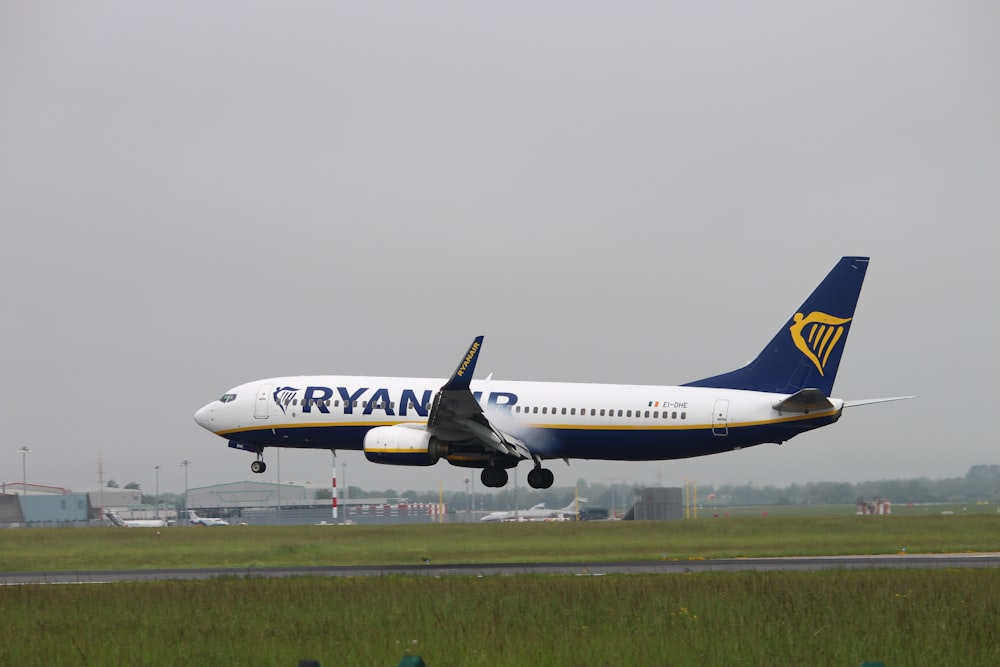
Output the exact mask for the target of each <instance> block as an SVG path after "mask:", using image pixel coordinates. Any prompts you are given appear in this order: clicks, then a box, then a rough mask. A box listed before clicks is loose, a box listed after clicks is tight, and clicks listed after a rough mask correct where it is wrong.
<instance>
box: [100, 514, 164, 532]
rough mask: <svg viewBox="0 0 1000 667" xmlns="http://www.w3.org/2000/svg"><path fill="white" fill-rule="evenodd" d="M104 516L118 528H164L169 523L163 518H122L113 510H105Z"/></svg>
mask: <svg viewBox="0 0 1000 667" xmlns="http://www.w3.org/2000/svg"><path fill="white" fill-rule="evenodd" d="M104 516H106V517H107V518H108V521H110V522H111V523H112V524H114V525H115V526H118V527H119V528H166V527H167V526H168V525H169V523H168V522H167V521H166V520H165V519H123V518H121V517H120V516H118V512H116V511H114V510H105V512H104Z"/></svg>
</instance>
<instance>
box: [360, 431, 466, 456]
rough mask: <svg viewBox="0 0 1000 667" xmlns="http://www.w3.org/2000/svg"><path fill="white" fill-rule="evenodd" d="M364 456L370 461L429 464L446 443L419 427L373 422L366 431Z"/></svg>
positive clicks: (442, 450) (444, 454)
mask: <svg viewBox="0 0 1000 667" xmlns="http://www.w3.org/2000/svg"><path fill="white" fill-rule="evenodd" d="M364 449H365V458H366V459H368V460H369V461H371V462H372V463H387V464H390V465H398V466H432V465H434V464H435V463H437V462H438V459H440V458H441V457H442V456H446V455H447V453H448V447H447V445H445V444H444V443H443V442H441V441H440V440H438V439H437V438H435V437H434V436H433V435H431V434H430V433H428V432H427V431H425V430H424V429H422V428H409V427H407V426H376V427H375V428H373V429H371V430H370V431H368V433H366V434H365V442H364Z"/></svg>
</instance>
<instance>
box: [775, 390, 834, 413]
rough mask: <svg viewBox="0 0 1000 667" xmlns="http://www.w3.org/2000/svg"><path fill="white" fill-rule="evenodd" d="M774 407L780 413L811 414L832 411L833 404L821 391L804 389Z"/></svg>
mask: <svg viewBox="0 0 1000 667" xmlns="http://www.w3.org/2000/svg"><path fill="white" fill-rule="evenodd" d="M772 407H773V408H774V409H775V410H777V411H778V412H801V413H802V414H809V413H810V412H813V411H815V410H832V409H833V403H831V402H830V399H828V398H827V397H826V396H825V395H824V394H823V392H821V391H820V390H819V389H802V390H801V391H797V392H795V393H794V394H792V395H791V396H789V397H788V398H786V399H785V400H783V401H778V402H777V403H775V404H774V405H773V406H772Z"/></svg>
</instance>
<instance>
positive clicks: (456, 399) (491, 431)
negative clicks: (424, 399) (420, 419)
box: [427, 336, 531, 459]
mask: <svg viewBox="0 0 1000 667" xmlns="http://www.w3.org/2000/svg"><path fill="white" fill-rule="evenodd" d="M482 348H483V336H477V337H476V338H475V340H473V341H472V345H470V346H469V350H468V352H466V354H465V356H463V357H462V360H461V361H460V362H459V364H458V367H457V368H456V369H455V372H454V373H452V375H451V378H450V379H449V380H448V381H447V382H445V384H444V386H442V387H441V389H439V390H438V393H437V394H436V395H435V396H434V402H433V404H432V405H431V410H430V414H428V415H427V430H428V431H430V432H431V433H433V434H434V435H436V436H437V437H438V438H440V439H441V440H445V441H452V442H455V441H470V440H471V441H476V442H479V443H481V444H482V445H484V446H485V447H487V448H489V449H492V450H495V451H496V452H497V453H499V454H502V455H504V456H512V457H515V458H518V459H530V458H531V451H530V450H528V448H527V446H526V445H525V444H524V443H523V442H522V441H520V440H518V439H517V438H515V437H514V436H512V435H510V434H508V433H504V432H503V431H501V430H500V429H498V428H497V427H496V426H495V425H493V423H491V422H490V420H489V419H487V418H486V415H485V414H483V408H482V406H480V405H479V402H478V401H477V400H476V398H475V396H473V395H472V390H471V389H470V383H471V382H472V375H473V372H474V371H475V369H476V360H477V359H478V358H479V352H480V350H482Z"/></svg>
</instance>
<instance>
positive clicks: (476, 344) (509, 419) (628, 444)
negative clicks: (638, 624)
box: [194, 256, 913, 489]
mask: <svg viewBox="0 0 1000 667" xmlns="http://www.w3.org/2000/svg"><path fill="white" fill-rule="evenodd" d="M868 262H869V258H868V257H856V256H848V257H843V258H841V259H840V261H838V262H837V264H836V265H835V266H834V267H833V269H832V270H831V271H830V272H829V273H828V274H827V276H826V277H825V278H824V279H823V281H822V282H821V283H820V284H819V286H818V287H816V289H815V290H814V291H813V292H812V293H811V294H810V295H809V296H808V297H807V298H806V300H805V302H804V303H803V304H802V305H801V306H800V307H799V308H798V309H796V310H795V311H794V312H793V313H792V315H791V317H789V319H788V320H787V321H786V322H785V323H784V324H782V325H781V328H780V329H779V330H778V332H777V334H775V336H774V337H773V338H772V339H771V341H770V342H768V344H767V345H766V346H765V347H764V349H763V350H762V351H761V352H760V354H759V355H758V356H757V357H756V358H755V359H754V360H753V361H751V362H750V363H749V364H747V365H745V366H743V367H741V368H738V369H736V370H733V371H730V372H727V373H722V374H720V375H713V376H710V377H706V378H703V379H700V380H695V381H692V382H688V383H686V384H683V385H680V386H653V385H623V384H587V383H567V382H520V381H503V380H494V379H493V378H492V373H491V374H490V375H489V376H488V377H487V378H485V379H483V380H473V374H474V372H475V368H476V362H477V360H478V359H479V355H480V354H481V352H482V349H483V340H484V337H483V336H478V337H476V338H475V339H474V340H473V341H472V344H471V346H470V347H469V348H468V350H467V351H466V352H465V353H464V354H463V355H462V358H461V361H460V362H459V364H458V367H457V368H456V369H455V372H454V373H452V375H451V376H450V377H449V378H445V379H432V378H402V377H368V376H363V377H352V376H339V375H334V376H298V377H276V378H269V379H263V380H255V381H253V382H248V383H245V384H241V385H239V386H237V387H234V388H233V389H230V390H228V391H227V392H225V393H224V394H223V395H222V396H221V397H220V398H219V399H218V400H215V401H212V402H211V403H208V404H207V405H205V406H203V407H202V408H201V409H199V410H198V411H197V412H196V413H195V415H194V419H195V421H196V422H197V423H198V424H199V425H200V426H202V427H204V428H205V429H207V430H209V431H211V432H212V433H215V434H216V435H218V436H221V437H222V438H225V439H226V440H228V441H229V446H230V447H232V448H235V449H240V450H244V451H249V452H252V453H254V454H256V460H255V461H253V462H252V463H251V466H250V469H251V470H252V471H253V472H255V473H262V472H264V470H266V469H267V465H266V464H265V462H264V456H263V453H264V450H265V448H266V447H291V448H309V449H329V450H334V451H336V450H338V449H348V450H362V451H364V453H365V457H366V458H367V459H368V460H369V461H371V462H373V463H381V464H390V465H401V466H429V465H433V464H435V463H437V462H438V461H440V460H442V459H443V460H445V461H447V462H448V463H450V464H452V465H455V466H461V467H468V468H481V469H482V473H481V479H482V482H483V484H484V486H487V487H491V488H499V487H502V486H504V485H505V484H506V483H507V480H508V473H507V471H508V470H509V469H511V468H513V467H515V466H517V465H518V464H519V463H520V462H521V461H529V462H531V464H532V466H533V467H532V469H531V470H530V471H529V472H528V475H527V480H528V484H529V485H530V486H531V487H533V488H538V489H545V488H549V487H550V486H552V483H553V480H554V477H555V476H554V474H553V472H552V471H551V470H550V469H548V468H546V467H544V462H545V461H547V460H555V459H563V460H565V461H566V463H567V464H568V463H569V460H570V459H599V460H607V461H656V460H669V459H681V458H689V457H695V456H704V455H708V454H717V453H720V452H726V451H732V450H739V449H743V448H745V447H751V446H754V445H760V444H764V443H777V444H781V443H783V442H786V441H787V440H789V439H790V438H793V437H795V436H797V435H799V434H801V433H805V432H807V431H811V430H813V429H817V428H821V427H824V426H828V425H830V424H833V423H835V422H837V421H838V420H839V419H840V417H841V416H842V414H843V411H844V409H845V408H848V407H855V406H860V405H867V404H872V403H882V402H886V401H896V400H902V399H906V398H913V397H912V396H895V397H891V398H876V399H866V400H856V401H845V400H843V399H839V398H832V397H831V393H832V391H833V383H834V380H835V378H836V377H837V369H838V368H839V366H840V360H841V356H842V355H843V352H844V345H845V343H846V342H847V336H848V334H849V333H850V330H851V325H852V323H853V320H854V311H855V306H856V305H857V301H858V296H859V294H860V292H861V285H862V283H863V282H864V277H865V273H866V271H867V269H868Z"/></svg>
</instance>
